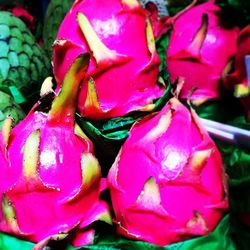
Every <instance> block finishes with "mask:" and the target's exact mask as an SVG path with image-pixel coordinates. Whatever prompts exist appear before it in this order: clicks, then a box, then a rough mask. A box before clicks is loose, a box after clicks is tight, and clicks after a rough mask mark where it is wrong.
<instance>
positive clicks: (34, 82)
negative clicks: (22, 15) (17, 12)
mask: <svg viewBox="0 0 250 250" xmlns="http://www.w3.org/2000/svg"><path fill="white" fill-rule="evenodd" d="M0 22H1V41H0V45H1V50H0V87H1V89H4V91H5V92H6V93H9V94H11V95H12V96H13V97H14V100H15V102H16V103H18V104H21V103H22V104H23V103H29V102H32V105H33V104H34V102H35V100H37V98H38V97H39V90H40V87H41V86H40V82H41V81H42V80H43V77H44V76H46V75H48V74H49V72H50V63H49V60H48V58H47V57H46V56H45V53H44V52H43V50H42V49H41V47H40V46H39V45H38V44H37V42H36V40H35V38H34V36H33V35H32V34H31V32H30V31H29V30H28V28H27V27H26V25H25V24H24V23H23V22H22V21H21V20H20V19H19V18H17V17H15V16H14V15H13V14H12V13H10V12H7V11H0ZM25 108H27V109H28V110H29V109H30V107H25ZM25 111H26V110H25Z"/></svg>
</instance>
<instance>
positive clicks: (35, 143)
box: [0, 54, 110, 249]
mask: <svg viewBox="0 0 250 250" xmlns="http://www.w3.org/2000/svg"><path fill="white" fill-rule="evenodd" d="M88 60H89V55H87V54H84V55H83V56H79V57H77V58H76V60H75V62H74V63H73V64H72V66H71V67H70V69H69V71H68V72H67V74H66V76H65V79H64V81H63V84H62V89H61V91H60V93H59V95H58V96H57V97H55V99H54V101H53V102H52V106H51V108H50V107H49V104H48V103H49V100H48V99H47V98H46V97H48V96H44V97H43V99H44V100H43V101H41V102H38V104H37V105H35V106H34V108H33V109H32V110H31V111H30V113H29V114H28V116H27V117H26V118H25V119H24V120H23V121H22V122H20V123H19V124H18V125H17V126H16V127H15V128H14V129H12V130H11V118H8V119H7V120H6V121H5V124H4V126H3V130H2V133H1V137H0V138H1V140H0V150H1V151H0V155H1V157H0V178H1V179H0V183H1V184H0V193H1V208H0V230H1V231H3V232H6V233H9V234H13V235H15V236H18V237H21V238H24V239H27V240H29V241H33V242H39V243H38V246H39V247H40V246H43V245H45V244H46V242H47V241H48V240H49V239H61V238H63V237H65V236H66V235H67V234H68V233H70V232H72V234H71V239H72V241H73V244H74V245H76V246H79V245H84V244H89V243H92V241H93V236H94V230H93V228H92V227H91V226H90V225H91V224H92V223H93V222H94V221H96V220H104V221H107V222H109V221H110V217H109V214H108V206H107V204H106V203H105V202H104V201H102V200H100V199H99V195H100V192H101V190H102V189H103V188H104V184H105V183H104V182H103V181H101V170H100V166H99V163H98V161H97V159H96V158H95V156H94V154H93V145H92V143H91V141H90V140H89V139H88V138H87V137H86V136H85V135H84V133H83V132H82V131H81V130H80V129H79V127H78V126H77V124H75V123H74V112H75V105H76V100H77V93H78V92H79V91H78V90H79V85H80V82H81V80H82V79H83V78H84V75H85V73H86V70H87V65H88ZM50 95H51V94H50ZM48 109H49V111H48ZM46 110H47V111H48V113H46ZM38 246H37V247H38ZM37 249H40V248H37Z"/></svg>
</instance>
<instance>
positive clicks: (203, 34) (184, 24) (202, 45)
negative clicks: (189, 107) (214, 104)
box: [166, 1, 239, 105]
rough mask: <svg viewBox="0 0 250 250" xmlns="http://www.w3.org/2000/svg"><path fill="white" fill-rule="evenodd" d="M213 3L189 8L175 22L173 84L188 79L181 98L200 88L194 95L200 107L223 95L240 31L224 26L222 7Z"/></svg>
mask: <svg viewBox="0 0 250 250" xmlns="http://www.w3.org/2000/svg"><path fill="white" fill-rule="evenodd" d="M213 2H214V1H208V2H207V3H203V4H200V5H196V6H193V5H192V6H191V7H187V8H186V10H184V11H183V12H181V13H178V14H177V15H176V16H175V17H173V18H172V20H171V22H172V31H171V35H170V40H169V46H168V49H167V54H166V63H167V70H168V71H169V73H170V78H171V81H172V82H173V83H174V82H175V81H176V79H177V78H178V77H184V78H185V84H184V86H183V89H182V91H181V93H180V98H183V99H186V98H187V97H188V96H189V94H190V90H192V89H194V88H197V89H196V91H194V92H193V94H192V96H191V100H192V101H193V103H194V104H196V105H199V104H202V103H204V102H205V101H207V100H212V99H218V98H220V97H221V96H222V95H223V92H224V91H221V87H222V84H221V75H222V72H223V69H224V67H225V65H226V64H227V62H228V61H229V60H230V59H231V57H233V56H234V55H235V54H236V40H237V36H238V33H239V28H238V27H236V26H234V27H226V26H223V25H224V23H223V22H222V21H221V8H220V7H219V6H217V5H215V4H214V3H213ZM169 21H170V20H168V22H169Z"/></svg>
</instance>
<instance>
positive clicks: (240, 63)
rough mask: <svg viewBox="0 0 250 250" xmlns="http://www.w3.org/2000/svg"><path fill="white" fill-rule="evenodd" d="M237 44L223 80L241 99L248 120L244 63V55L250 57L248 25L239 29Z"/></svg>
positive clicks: (249, 93)
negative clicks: (234, 54)
mask: <svg viewBox="0 0 250 250" xmlns="http://www.w3.org/2000/svg"><path fill="white" fill-rule="evenodd" d="M237 45H238V50H237V54H236V56H235V59H234V60H232V61H230V62H229V63H228V65H227V66H226V68H225V71H224V77H223V81H224V84H225V85H226V86H227V88H229V89H230V90H231V91H232V92H234V95H235V96H236V97H237V98H240V99H241V102H242V104H243V106H244V108H245V110H246V117H247V119H248V120H250V90H249V80H248V78H247V72H246V70H247V69H246V65H245V60H246V57H247V56H248V57H250V25H247V26H246V27H245V28H244V29H242V30H241V32H240V34H239V37H238V43H237Z"/></svg>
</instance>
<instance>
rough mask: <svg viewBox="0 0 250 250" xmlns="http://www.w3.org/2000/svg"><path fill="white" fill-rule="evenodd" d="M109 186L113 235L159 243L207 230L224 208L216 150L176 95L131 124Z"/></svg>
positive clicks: (223, 176)
mask: <svg viewBox="0 0 250 250" xmlns="http://www.w3.org/2000/svg"><path fill="white" fill-rule="evenodd" d="M108 187H109V188H110V193H111V199H112V204H113V208H114V212H115V223H116V224H117V231H118V233H119V234H121V235H123V236H125V237H129V238H134V239H137V240H144V241H147V242H150V243H154V244H157V245H160V246H163V245H166V244H169V243H173V242H177V241H183V240H186V239H188V238H190V237H193V236H200V235H205V234H208V233H209V232H211V231H212V230H213V229H214V228H215V227H216V225H217V224H218V222H219V221H220V219H221V218H222V216H223V214H224V213H225V212H226V211H227V209H228V198H227V185H226V174H225V172H224V169H223V166H222V160H221V156H220V153H219V151H218V149H217V148H216V145H215V144H214V142H213V141H212V140H211V139H210V137H209V135H208V133H207V131H206V130H205V129H204V128H203V126H202V125H201V124H200V121H199V118H198V117H197V115H196V114H195V113H194V111H191V112H189V110H188V109H187V108H186V107H185V106H184V105H182V104H181V103H180V102H179V101H178V100H177V99H176V98H172V99H170V101H169V103H168V104H167V105H166V106H165V107H164V108H163V109H162V110H161V111H160V112H159V113H154V114H152V115H149V116H147V117H144V118H143V119H142V120H140V121H138V122H137V123H135V124H134V126H133V127H132V129H131V131H130V135H129V137H128V139H127V140H126V141H125V143H124V144H123V146H122V148H121V150H120V152H119V154H118V156H117V158H116V160H115V162H114V164H113V165H112V167H111V169H110V172H109V174H108Z"/></svg>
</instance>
